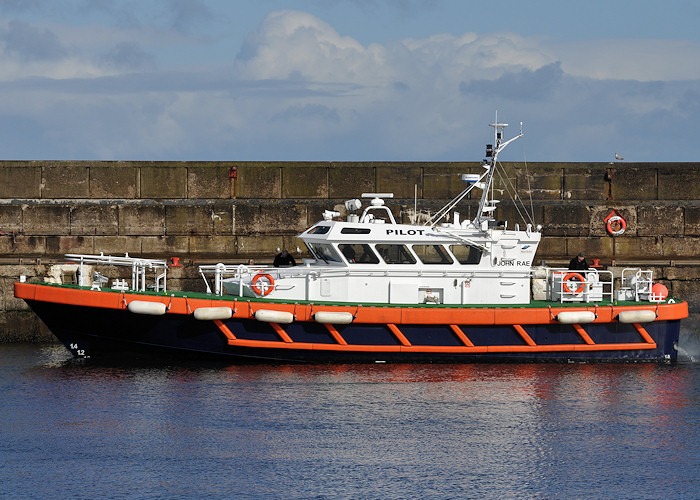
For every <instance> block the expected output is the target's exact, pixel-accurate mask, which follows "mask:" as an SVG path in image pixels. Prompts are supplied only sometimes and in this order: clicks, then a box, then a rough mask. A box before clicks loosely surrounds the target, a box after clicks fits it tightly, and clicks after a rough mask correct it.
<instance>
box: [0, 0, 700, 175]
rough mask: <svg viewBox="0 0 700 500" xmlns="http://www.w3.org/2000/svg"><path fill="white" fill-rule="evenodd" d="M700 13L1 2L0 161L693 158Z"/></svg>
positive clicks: (352, 2)
mask: <svg viewBox="0 0 700 500" xmlns="http://www.w3.org/2000/svg"><path fill="white" fill-rule="evenodd" d="M699 25H700V2H696V1H691V0H666V1H664V2H661V1H659V2H656V1H644V2H640V1H624V0H623V1H615V0H605V1H602V0H589V1H587V2H561V1H560V0H559V1H548V0H543V1H536V0H534V1H530V2H523V1H511V0H505V1H502V2H492V1H479V2H476V1H468V0H462V1H457V0H443V1H441V0H383V1H382V0H345V1H344V0H337V1H331V0H296V1H294V0H292V1H278V0H257V1H255V2H251V1H235V0H234V1H231V0H229V1H224V0H189V1H186V0H124V1H118V0H111V1H106V0H0V158H2V159H7V160H13V159H16V160H43V159H55V160H63V159H77V160H93V159H94V160H233V161H243V160H278V161H285V160H288V161H297V160H319V161H321V160H322V161H333V160H335V161H428V160H435V161H462V160H464V161H478V160H479V159H480V158H481V155H482V154H483V151H482V150H483V144H484V143H486V142H489V141H490V139H491V135H490V134H491V132H490V131H491V129H490V128H488V127H486V125H487V124H488V123H489V122H490V121H492V120H493V116H494V113H495V111H496V110H498V112H499V117H500V118H501V119H502V121H507V122H510V123H511V124H512V127H511V130H510V133H511V134H514V133H516V132H517V128H518V126H517V124H518V123H519V122H520V121H522V122H524V132H525V137H524V139H523V140H522V141H519V144H520V145H519V146H517V147H513V148H511V149H510V150H509V151H508V154H507V155H506V156H504V157H503V159H511V160H514V161H518V160H521V159H522V157H523V154H524V155H525V157H526V159H527V160H528V161H610V160H612V159H613V157H614V154H615V152H619V153H620V154H622V155H623V156H624V157H625V159H626V160H627V161H632V162H655V161H692V162H694V161H700V140H698V136H699V135H700V134H699V133H698V132H699V130H698V129H699V128H700V127H699V124H700V34H699V33H700V30H698V29H697V26H699Z"/></svg>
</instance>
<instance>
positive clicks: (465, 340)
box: [450, 325, 474, 347]
mask: <svg viewBox="0 0 700 500" xmlns="http://www.w3.org/2000/svg"><path fill="white" fill-rule="evenodd" d="M450 328H452V331H453V332H455V335H457V337H459V340H461V341H462V344H464V345H465V346H467V347H474V344H473V343H472V341H471V340H469V338H468V337H467V336H466V335H464V332H463V331H462V329H461V328H460V327H458V326H457V325H450Z"/></svg>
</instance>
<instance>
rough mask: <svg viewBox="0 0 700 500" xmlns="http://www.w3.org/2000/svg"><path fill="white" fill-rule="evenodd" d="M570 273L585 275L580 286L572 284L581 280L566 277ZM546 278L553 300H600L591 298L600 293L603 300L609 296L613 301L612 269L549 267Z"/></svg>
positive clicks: (548, 293) (549, 295) (548, 294)
mask: <svg viewBox="0 0 700 500" xmlns="http://www.w3.org/2000/svg"><path fill="white" fill-rule="evenodd" d="M570 274H574V275H576V274H579V275H581V277H583V282H580V284H579V285H578V286H576V285H572V283H579V281H573V280H567V279H566V278H567V277H568V276H569V275H570ZM557 278H560V279H557ZM546 280H547V296H548V297H549V298H550V299H551V300H558V301H559V302H561V303H563V302H600V300H591V298H590V297H591V296H597V295H600V298H601V299H602V300H605V299H606V298H607V300H608V301H610V302H612V301H613V298H614V294H615V283H614V279H613V273H612V271H607V270H605V271H603V270H598V269H587V270H571V269H567V268H548V269H547V278H546ZM570 285H572V286H570ZM572 288H573V289H572ZM594 288H595V290H594Z"/></svg>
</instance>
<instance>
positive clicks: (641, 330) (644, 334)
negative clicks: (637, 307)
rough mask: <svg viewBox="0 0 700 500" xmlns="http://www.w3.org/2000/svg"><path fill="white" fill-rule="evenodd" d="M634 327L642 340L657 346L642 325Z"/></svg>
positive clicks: (635, 324)
mask: <svg viewBox="0 0 700 500" xmlns="http://www.w3.org/2000/svg"><path fill="white" fill-rule="evenodd" d="M634 327H635V328H636V329H637V331H638V332H639V334H640V335H641V336H642V338H643V339H644V340H646V341H647V343H649V344H654V345H656V343H655V342H654V339H652V338H651V335H649V332H647V331H646V329H645V328H644V327H643V326H642V325H640V324H639V323H634Z"/></svg>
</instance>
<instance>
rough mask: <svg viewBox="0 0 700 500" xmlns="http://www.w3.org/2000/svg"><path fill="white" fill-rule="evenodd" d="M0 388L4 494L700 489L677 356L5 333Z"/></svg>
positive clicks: (692, 395)
mask: <svg viewBox="0 0 700 500" xmlns="http://www.w3.org/2000/svg"><path fill="white" fill-rule="evenodd" d="M691 356H694V355H692V354H691ZM0 397H1V399H0V405H1V409H0V497H2V498H28V497H29V498H192V497H198V498H201V497H210V498H231V497H240V498H483V497H488V498H698V497H700V364H699V363H695V362H693V360H692V359H691V357H688V355H684V358H683V360H682V362H680V363H678V364H675V365H670V366H669V365H655V364H503V365H486V364H483V365H478V364H477V365H472V364H464V365H339V366H338V365H316V366H295V365H283V366H269V365H252V366H251V365H248V366H204V367H183V366H100V365H94V364H85V363H82V362H76V361H71V360H69V354H68V353H67V352H66V351H65V350H64V349H63V347H62V346H59V345H2V346H0Z"/></svg>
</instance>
